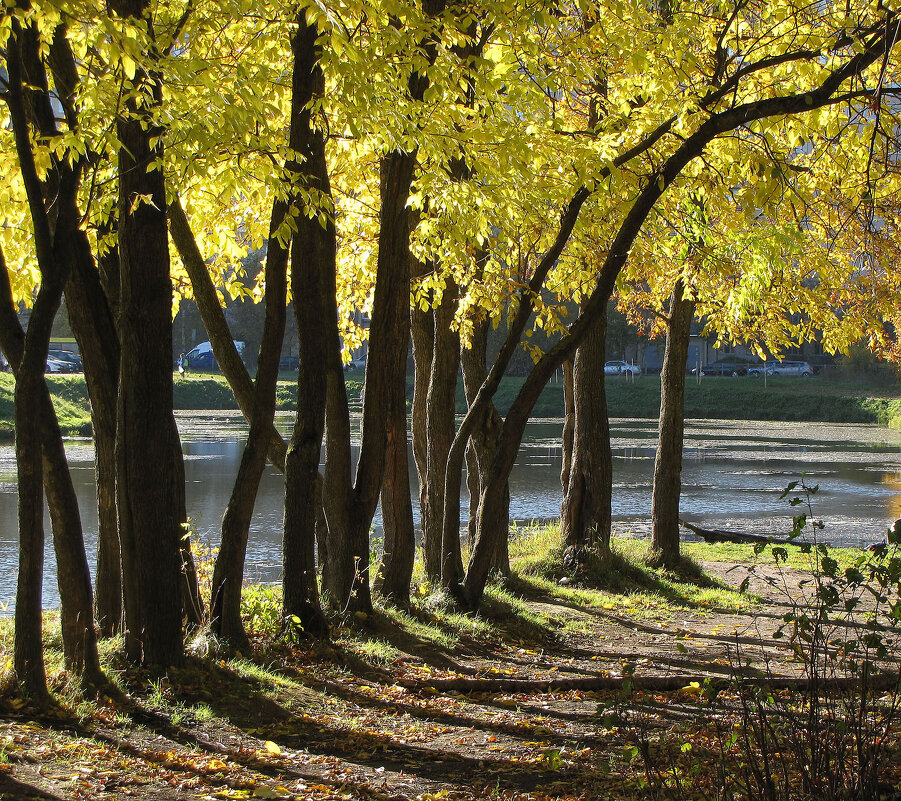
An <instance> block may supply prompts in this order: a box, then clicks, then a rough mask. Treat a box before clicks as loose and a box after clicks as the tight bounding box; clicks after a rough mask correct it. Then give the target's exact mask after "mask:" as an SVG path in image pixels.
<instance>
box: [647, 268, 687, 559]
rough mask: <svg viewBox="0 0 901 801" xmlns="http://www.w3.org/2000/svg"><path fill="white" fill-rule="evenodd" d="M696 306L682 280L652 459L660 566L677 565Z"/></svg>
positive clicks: (654, 542) (674, 303)
mask: <svg viewBox="0 0 901 801" xmlns="http://www.w3.org/2000/svg"><path fill="white" fill-rule="evenodd" d="M694 308H695V302H694V301H693V300H689V299H686V298H685V285H684V284H683V282H682V279H681V278H680V279H679V280H678V281H677V282H676V286H675V287H674V289H673V294H672V297H671V299H670V310H669V318H668V319H667V324H666V350H665V351H664V355H663V371H662V372H661V373H660V438H659V441H658V443H657V458H656V459H655V460H654V493H653V498H652V501H651V519H652V526H653V530H652V534H651V550H652V552H653V553H654V554H655V556H656V559H657V560H658V561H659V563H660V564H662V565H664V566H666V567H675V566H676V565H677V564H678V563H679V494H680V492H681V488H682V440H683V434H684V428H685V421H684V413H685V366H686V361H687V359H688V343H689V339H690V336H691V320H692V317H693V316H694Z"/></svg>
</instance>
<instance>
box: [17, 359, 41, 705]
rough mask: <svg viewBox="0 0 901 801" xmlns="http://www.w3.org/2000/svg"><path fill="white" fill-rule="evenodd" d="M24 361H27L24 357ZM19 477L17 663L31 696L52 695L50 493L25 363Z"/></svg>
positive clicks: (19, 393) (33, 385) (20, 383)
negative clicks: (47, 561) (45, 488)
mask: <svg viewBox="0 0 901 801" xmlns="http://www.w3.org/2000/svg"><path fill="white" fill-rule="evenodd" d="M23 363H24V360H23ZM14 403H15V419H16V474H17V475H16V478H17V481H18V491H19V575H18V581H17V584H16V614H15V640H14V644H13V665H14V667H15V670H16V677H17V679H18V681H19V685H20V687H21V689H22V691H23V692H24V694H25V695H27V696H31V697H34V698H35V699H37V700H38V701H39V702H43V701H44V700H45V699H46V698H47V695H48V693H47V678H46V674H45V670H44V653H43V644H42V642H41V612H42V606H43V604H42V584H43V578H44V503H43V501H44V495H43V492H42V488H41V479H42V476H41V451H40V444H39V439H38V427H39V417H38V415H37V414H35V413H34V410H35V408H36V407H37V386H36V381H35V380H34V379H33V378H32V380H31V381H29V380H28V376H27V374H26V371H25V370H23V369H22V367H21V366H20V368H19V371H18V372H17V374H16V389H15V401H14Z"/></svg>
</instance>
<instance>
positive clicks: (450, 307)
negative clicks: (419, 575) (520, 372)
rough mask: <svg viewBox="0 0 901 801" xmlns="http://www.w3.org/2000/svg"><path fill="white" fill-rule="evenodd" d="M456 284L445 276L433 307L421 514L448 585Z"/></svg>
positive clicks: (453, 554) (454, 554)
mask: <svg viewBox="0 0 901 801" xmlns="http://www.w3.org/2000/svg"><path fill="white" fill-rule="evenodd" d="M457 296H458V289H457V285H456V284H455V283H454V282H453V280H452V279H448V281H447V284H446V285H445V288H444V292H443V294H442V296H441V302H440V303H439V304H438V305H437V306H436V308H435V310H434V317H435V328H434V331H435V344H434V348H433V351H432V369H431V378H430V381H429V391H428V398H427V402H426V406H427V411H426V428H427V431H428V437H427V468H426V496H427V498H428V503H427V506H426V509H424V510H423V513H422V531H423V540H425V538H426V532H428V537H429V540H430V541H431V540H436V541H437V542H438V543H439V545H440V548H441V551H440V552H441V584H442V586H444V587H447V586H449V585H450V584H453V583H455V582H457V581H459V580H460V577H461V576H462V572H463V559H462V557H461V555H460V538H459V536H458V537H456V538H449V539H448V540H446V541H445V540H444V539H443V537H442V531H443V527H444V526H443V516H444V471H445V470H446V468H447V455H448V453H449V452H450V447H451V444H452V443H453V441H454V431H455V429H456V423H455V421H454V411H455V405H456V395H457V372H458V371H459V369H460V337H459V335H458V334H457V332H456V331H454V330H453V320H454V314H455V313H456V311H457Z"/></svg>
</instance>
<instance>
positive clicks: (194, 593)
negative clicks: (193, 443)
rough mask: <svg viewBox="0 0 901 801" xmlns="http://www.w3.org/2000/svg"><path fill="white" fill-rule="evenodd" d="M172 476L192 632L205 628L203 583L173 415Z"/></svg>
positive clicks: (186, 608)
mask: <svg viewBox="0 0 901 801" xmlns="http://www.w3.org/2000/svg"><path fill="white" fill-rule="evenodd" d="M171 433H172V472H173V477H174V481H173V486H174V487H175V495H174V497H173V498H172V504H173V506H174V508H175V516H176V517H177V519H178V520H179V526H180V532H179V533H180V535H181V536H180V537H179V540H178V556H179V560H180V563H181V606H182V614H183V616H184V621H185V623H186V624H187V629H188V631H193V630H195V629H197V628H199V627H200V626H202V625H203V621H204V614H203V613H204V609H203V601H202V600H201V598H200V583H199V581H198V579H197V566H196V565H195V564H194V554H193V551H192V546H191V528H190V526H189V525H188V498H187V495H186V492H185V457H184V454H183V453H182V449H181V437H180V436H179V433H178V425H177V424H176V422H175V416H174V414H173V415H172V432H171Z"/></svg>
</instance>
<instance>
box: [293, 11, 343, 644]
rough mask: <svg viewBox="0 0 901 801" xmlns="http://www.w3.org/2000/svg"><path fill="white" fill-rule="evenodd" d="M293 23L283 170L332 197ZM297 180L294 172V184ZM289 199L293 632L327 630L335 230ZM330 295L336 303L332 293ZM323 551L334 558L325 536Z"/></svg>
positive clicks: (311, 51)
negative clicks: (323, 594)
mask: <svg viewBox="0 0 901 801" xmlns="http://www.w3.org/2000/svg"><path fill="white" fill-rule="evenodd" d="M297 24H298V28H297V32H296V34H295V35H294V38H293V40H292V52H293V56H294V72H293V79H292V97H291V104H292V109H291V130H290V133H289V145H290V148H291V150H293V151H295V152H296V153H299V154H300V156H301V158H299V159H298V160H297V161H296V162H291V163H289V164H288V165H286V171H287V172H288V173H289V174H291V173H293V174H295V175H296V176H298V177H299V176H300V175H303V178H304V182H305V183H306V184H307V185H309V186H312V187H315V188H316V189H317V190H318V193H319V195H320V196H321V197H322V198H325V199H329V200H330V199H331V186H330V183H329V175H328V166H327V162H326V155H325V137H324V135H323V132H322V130H321V128H320V127H317V126H316V125H315V124H314V120H313V119H312V112H311V110H310V104H311V103H312V101H314V100H316V99H318V98H321V97H322V96H323V94H324V92H325V77H324V75H323V73H322V67H321V66H320V63H319V59H320V57H321V51H320V48H319V46H318V45H317V43H316V39H317V35H318V34H317V30H316V25H315V24H307V23H306V21H305V15H304V14H303V13H301V14H300V15H299V17H298V20H297ZM295 181H297V178H294V179H293V180H292V184H293V183H294V182H295ZM295 198H296V196H295ZM294 202H295V203H296V206H295V209H296V212H295V213H296V214H297V218H296V220H297V233H296V234H295V235H294V239H293V242H292V244H291V285H292V286H293V287H294V316H295V320H296V323H297V337H298V343H299V355H300V364H299V369H298V375H297V386H298V403H297V416H296V419H295V423H294V433H293V435H292V437H291V442H290V444H289V445H288V453H287V456H286V458H285V530H284V543H283V566H284V580H283V584H282V592H283V597H282V602H283V612H284V618H285V622H286V624H288V625H291V628H292V630H293V632H294V633H295V634H299V633H301V632H302V633H303V634H304V635H305V636H314V637H327V636H328V624H327V623H326V621H325V618H324V617H323V615H322V609H321V606H320V602H319V588H318V587H317V584H316V555H315V545H316V520H317V517H318V508H319V507H318V505H317V497H318V493H317V491H316V487H317V478H318V475H319V456H320V451H321V448H322V439H323V434H324V432H325V413H326V410H325V407H326V397H327V385H328V377H327V375H326V372H325V371H324V370H323V366H324V365H326V364H327V362H328V360H329V339H328V332H329V322H330V320H329V311H328V303H329V300H328V294H329V292H330V291H332V290H333V287H334V283H333V281H334V275H335V270H336V263H335V258H336V250H337V235H336V231H335V222H334V218H333V216H332V209H331V208H329V209H325V212H326V214H327V217H326V221H325V223H324V224H320V222H319V212H320V211H322V210H321V209H318V208H312V209H309V208H305V207H302V206H301V204H300V202H299V200H298V199H295V201H294ZM331 302H332V303H334V299H333V298H332V300H331ZM335 330H337V325H335ZM332 357H333V358H334V354H332ZM328 556H329V559H332V558H333V556H332V546H331V543H329V553H328ZM294 624H296V625H294Z"/></svg>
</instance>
